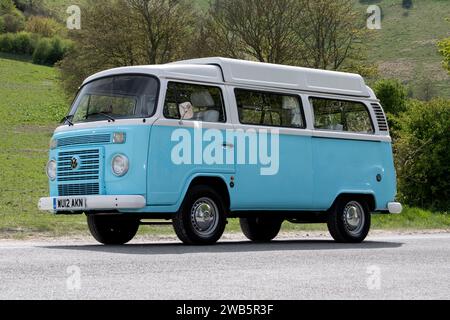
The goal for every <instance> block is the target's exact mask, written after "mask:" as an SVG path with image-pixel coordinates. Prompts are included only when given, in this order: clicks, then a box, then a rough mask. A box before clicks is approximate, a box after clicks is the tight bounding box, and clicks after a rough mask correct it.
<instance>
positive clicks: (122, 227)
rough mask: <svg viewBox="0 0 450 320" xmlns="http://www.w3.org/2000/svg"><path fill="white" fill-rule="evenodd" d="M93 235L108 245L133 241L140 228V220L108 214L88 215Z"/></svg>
mask: <svg viewBox="0 0 450 320" xmlns="http://www.w3.org/2000/svg"><path fill="white" fill-rule="evenodd" d="M87 223H88V226H89V231H90V232H91V234H92V236H93V237H94V238H95V240H97V241H98V242H100V243H103V244H106V245H121V244H125V243H127V242H129V241H131V240H132V239H133V238H134V236H135V235H136V233H137V231H138V229H139V220H137V219H130V218H124V217H118V216H108V215H95V214H89V215H87Z"/></svg>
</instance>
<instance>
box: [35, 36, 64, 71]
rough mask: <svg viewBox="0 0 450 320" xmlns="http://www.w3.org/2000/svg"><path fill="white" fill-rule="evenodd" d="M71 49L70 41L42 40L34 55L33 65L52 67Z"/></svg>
mask: <svg viewBox="0 0 450 320" xmlns="http://www.w3.org/2000/svg"><path fill="white" fill-rule="evenodd" d="M70 47H71V43H70V42H69V41H64V40H61V39H60V38H59V37H54V38H41V39H40V40H39V41H38V43H37V45H36V49H35V50H34V53H33V63H36V64H43V65H51V66H52V65H54V64H55V63H56V62H58V61H60V60H62V58H64V55H65V54H66V52H67V51H68V50H69V49H70Z"/></svg>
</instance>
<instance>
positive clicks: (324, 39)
mask: <svg viewBox="0 0 450 320" xmlns="http://www.w3.org/2000/svg"><path fill="white" fill-rule="evenodd" d="M353 5H354V1H352V0H338V1H328V0H306V1H302V2H301V10H300V11H299V12H298V13H297V14H298V16H297V19H296V20H295V21H296V23H295V27H294V30H295V32H296V35H297V37H298V39H299V40H300V47H301V50H300V51H299V54H300V55H301V60H302V61H304V64H305V65H307V66H310V67H313V68H320V69H331V70H339V69H342V68H343V67H344V64H347V65H348V64H350V63H351V62H350V61H349V60H352V59H353V60H357V61H359V60H362V59H363V56H362V55H361V47H360V45H359V41H360V39H362V37H363V36H364V35H365V34H366V32H365V29H364V26H363V24H362V23H361V22H362V21H363V20H362V19H361V17H360V16H359V15H358V14H357V13H356V12H355V10H354V9H353Z"/></svg>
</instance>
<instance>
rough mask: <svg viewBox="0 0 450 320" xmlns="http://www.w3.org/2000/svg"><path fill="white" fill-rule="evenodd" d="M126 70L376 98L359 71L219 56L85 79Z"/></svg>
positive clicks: (134, 67) (141, 67) (178, 77)
mask: <svg viewBox="0 0 450 320" xmlns="http://www.w3.org/2000/svg"><path fill="white" fill-rule="evenodd" d="M125 73H140V74H152V75H155V76H160V77H166V78H172V79H184V80H194V81H206V82H218V83H220V82H225V83H229V84H235V85H251V86H258V87H269V88H281V89H290V90H301V91H310V92H318V93H327V94H339V95H348V96H356V97H364V98H375V95H374V94H373V91H372V90H371V89H370V88H369V87H367V86H366V84H365V82H364V79H363V78H362V77H361V76H360V75H358V74H353V73H344V72H336V71H328V70H317V69H309V68H302V67H292V66H285V65H277V64H270V63H261V62H253V61H246V60H236V59H229V58H220V57H216V58H201V59H193V60H184V61H178V62H173V63H169V64H163V65H149V66H133V67H123V68H116V69H111V70H106V71H102V72H99V73H97V74H95V75H92V76H91V77H89V78H87V79H86V80H85V81H84V83H87V82H90V81H92V80H95V79H97V78H101V77H106V76H111V75H116V74H125Z"/></svg>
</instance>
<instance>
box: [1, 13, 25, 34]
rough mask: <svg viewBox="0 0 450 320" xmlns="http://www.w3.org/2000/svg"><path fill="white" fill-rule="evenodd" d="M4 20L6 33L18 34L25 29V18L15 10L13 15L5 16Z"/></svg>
mask: <svg viewBox="0 0 450 320" xmlns="http://www.w3.org/2000/svg"><path fill="white" fill-rule="evenodd" d="M2 19H3V29H4V31H5V32H18V31H22V30H23V29H24V28H25V17H24V15H23V14H22V13H21V12H20V11H18V10H14V11H12V12H11V13H7V14H4V15H3V16H2Z"/></svg>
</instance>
